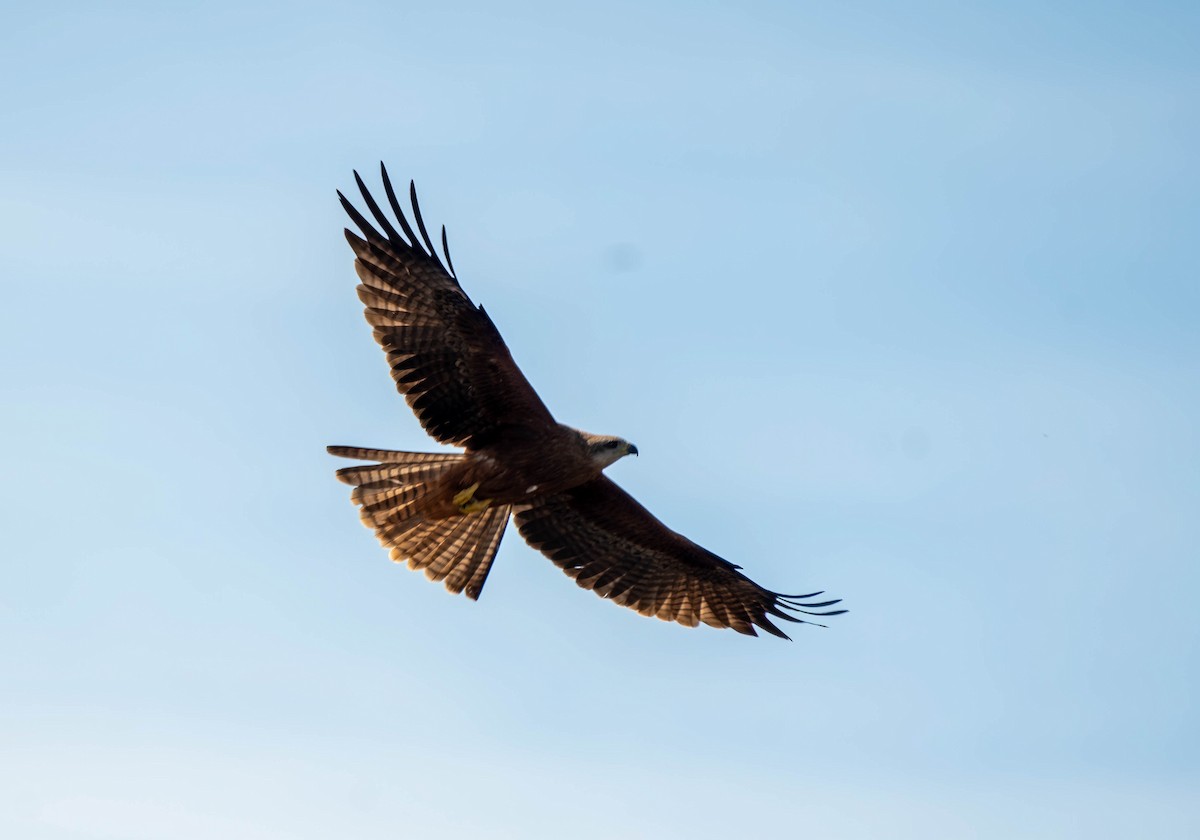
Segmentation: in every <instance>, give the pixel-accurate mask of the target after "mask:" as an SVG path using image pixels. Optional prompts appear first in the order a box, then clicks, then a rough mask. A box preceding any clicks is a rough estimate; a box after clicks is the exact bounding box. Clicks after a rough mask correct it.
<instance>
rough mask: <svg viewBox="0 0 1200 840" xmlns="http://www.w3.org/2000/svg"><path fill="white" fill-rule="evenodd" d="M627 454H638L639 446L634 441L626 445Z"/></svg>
mask: <svg viewBox="0 0 1200 840" xmlns="http://www.w3.org/2000/svg"><path fill="white" fill-rule="evenodd" d="M625 454H626V455H636V454H637V447H636V446H634V445H633V444H632V443H630V444H627V445H626V447H625Z"/></svg>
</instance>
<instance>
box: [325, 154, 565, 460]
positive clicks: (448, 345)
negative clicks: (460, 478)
mask: <svg viewBox="0 0 1200 840" xmlns="http://www.w3.org/2000/svg"><path fill="white" fill-rule="evenodd" d="M381 174H382V177H383V186H384V191H385V193H386V195H387V200H388V205H389V206H390V208H391V211H392V213H393V214H394V217H395V219H394V221H393V219H391V218H389V217H388V215H387V213H386V212H385V210H384V208H383V207H382V206H380V203H379V202H378V201H376V200H375V198H374V197H373V196H372V195H371V192H370V190H368V189H367V186H366V184H365V183H363V180H362V178H361V177H359V175H358V173H357V172H355V173H354V180H355V183H356V184H357V186H358V189H359V192H360V193H362V197H363V201H364V202H365V203H366V207H367V210H368V212H369V213H370V215H371V216H372V217H373V220H374V222H373V223H372V221H371V220H369V219H368V218H367V217H366V216H365V215H363V214H362V213H361V212H359V211H358V209H357V208H356V207H354V205H353V204H351V203H350V201H349V200H348V199H347V198H346V197H345V196H344V195H342V193H340V192H339V193H338V198H339V199H340V200H341V203H342V206H343V207H344V208H345V210H346V213H347V214H348V215H349V216H350V219H351V220H352V221H353V222H354V224H355V225H356V226H357V227H358V229H359V231H360V233H361V236H360V235H358V234H355V233H353V232H351V231H349V230H347V231H346V241H347V242H349V243H350V247H351V248H352V249H353V250H354V254H355V257H356V259H355V264H354V267H355V271H356V272H357V273H358V276H359V280H360V282H361V285H359V287H358V296H359V299H360V300H361V301H362V302H363V304H364V306H365V307H366V313H365V314H366V318H367V321H368V323H370V324H371V326H372V328H373V334H374V336H375V340H376V341H377V342H379V344H380V346H382V347H383V349H384V351H385V352H386V354H387V357H388V364H389V365H390V366H391V370H392V378H393V380H394V381H395V383H396V389H397V390H398V391H399V392H400V393H401V394H402V395H403V396H404V398H405V400H406V401H407V402H408V404H409V406H410V407H411V408H412V410H413V412H414V413H415V414H416V415H417V419H418V420H420V422H421V425H422V426H423V427H424V428H425V430H426V431H427V432H429V434H430V435H432V436H433V437H434V438H436V439H437V440H440V441H442V442H444V443H451V444H455V445H458V446H465V447H466V448H468V449H480V448H483V447H485V446H489V445H491V444H494V443H496V442H497V441H499V440H502V439H504V436H505V435H520V436H523V437H524V436H528V435H529V434H530V433H531V432H532V433H534V434H537V433H539V432H544V431H545V430H546V429H547V428H550V427H553V426H554V425H556V424H555V422H554V418H553V417H552V416H551V414H550V411H549V410H548V409H547V408H546V406H545V404H544V403H543V402H542V400H541V398H540V397H538V395H537V392H536V391H534V390H533V387H532V386H531V385H530V384H529V382H528V380H526V379H525V377H524V375H523V374H522V373H521V371H520V369H519V368H518V367H517V365H516V363H515V362H514V361H513V359H512V355H511V354H510V353H509V351H508V347H507V346H506V345H505V343H504V339H503V338H501V337H500V332H499V330H497V329H496V325H495V324H493V323H492V319H491V318H489V317H488V315H487V313H486V312H485V311H484V310H483V307H482V306H476V305H475V304H474V303H472V301H471V299H470V298H469V297H467V295H466V293H465V292H464V291H463V290H462V287H461V286H460V285H459V283H458V279H457V278H456V277H455V275H454V269H453V264H452V263H451V262H450V249H449V245H448V243H447V241H446V236H445V229H444V228H443V229H442V252H443V254H445V257H446V261H445V263H443V262H442V260H441V258H440V257H439V256H438V254H437V250H436V249H435V247H434V243H433V238H432V237H431V236H430V235H429V230H428V228H427V227H426V226H425V219H424V217H423V216H422V214H421V208H420V205H419V204H418V202H417V193H416V188H415V187H413V186H412V185H410V189H409V200H410V203H411V207H412V214H413V218H414V220H415V221H416V228H415V229H414V227H413V225H412V224H410V223H409V221H408V219H407V218H406V217H405V213H404V211H403V209H402V208H401V206H400V202H399V201H398V200H397V198H396V191H395V189H394V188H393V186H392V182H391V179H390V178H389V177H388V174H387V170H386V169H384V168H382V166H381ZM447 266H450V268H449V269H448V268H447Z"/></svg>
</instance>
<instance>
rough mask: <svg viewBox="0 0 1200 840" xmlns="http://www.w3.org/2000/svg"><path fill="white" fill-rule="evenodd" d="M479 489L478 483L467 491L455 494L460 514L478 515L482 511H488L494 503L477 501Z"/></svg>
mask: <svg viewBox="0 0 1200 840" xmlns="http://www.w3.org/2000/svg"><path fill="white" fill-rule="evenodd" d="M478 489H479V482H478V481H476V482H475V483H474V484H472V485H471V486H470V487H468V488H467V489H466V490H463V491H462V492H460V493H455V494H454V504H456V505H458V510H459V512H460V513H478V512H479V511H481V510H486V509H487V507H488V506H489V505H490V504H491V503H492V500H491V499H476V498H475V491H476V490H478Z"/></svg>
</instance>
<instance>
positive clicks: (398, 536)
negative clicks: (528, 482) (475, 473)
mask: <svg viewBox="0 0 1200 840" xmlns="http://www.w3.org/2000/svg"><path fill="white" fill-rule="evenodd" d="M328 451H329V454H331V455H337V456H339V457H343V458H357V459H363V460H374V461H377V462H378V463H374V464H362V465H358V466H353V467H344V468H342V469H340V470H338V471H337V477H338V480H339V481H341V482H343V483H345V484H349V485H352V486H353V487H354V491H353V492H352V493H351V496H350V498H351V500H352V501H353V502H354V503H355V504H356V505H358V506H359V507H360V510H359V514H360V516H361V518H362V521H363V524H364V525H366V526H367V527H368V528H371V529H372V530H374V531H375V536H376V537H378V539H379V541H380V542H381V543H382V544H383V545H384V547H386V548H390V549H391V558H392V559H393V560H395V561H396V562H398V563H407V564H408V567H409V568H411V569H423V570H424V571H425V575H426V577H428V578H429V579H430V580H435V581H437V580H440V581H444V582H445V585H446V588H447V589H448V590H450V591H451V592H453V593H455V594H458V593H460V592H464V591H465V592H466V594H467V597H468V598H471V599H476V598H478V597H479V594H480V592H482V591H483V584H484V583H485V581H486V580H487V576H488V572H489V571H490V570H491V567H492V560H493V559H494V558H495V556H496V549H497V548H498V547H499V545H500V539H501V537H503V536H504V529H505V527H506V526H507V525H508V517H509V513H510V508H509V506H508V505H498V506H495V507H489V508H487V509H486V510H483V511H481V512H479V513H472V514H465V515H462V516H454V517H451V518H448V519H444V518H441V519H438V518H427V517H426V516H425V515H424V513H423V507H424V506H423V504H422V502H423V501H424V500H425V497H426V495H427V493H428V492H429V491H430V489H431V488H433V487H435V486H436V485H437V481H438V479H439V478H440V477H441V476H442V474H443V473H445V472H446V471H447V470H448V469H451V468H452V467H454V466H455V465H456V464H458V463H459V462H461V460H462V458H463V456H462V455H456V454H438V453H429V452H397V451H394V450H390V449H366V448H362V447H353V446H330V447H328Z"/></svg>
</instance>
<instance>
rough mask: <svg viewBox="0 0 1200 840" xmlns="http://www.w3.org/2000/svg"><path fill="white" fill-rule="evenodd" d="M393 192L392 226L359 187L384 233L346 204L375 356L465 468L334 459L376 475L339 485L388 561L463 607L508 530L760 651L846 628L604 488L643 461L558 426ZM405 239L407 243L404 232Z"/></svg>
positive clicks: (337, 449)
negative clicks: (616, 470)
mask: <svg viewBox="0 0 1200 840" xmlns="http://www.w3.org/2000/svg"><path fill="white" fill-rule="evenodd" d="M380 170H381V173H382V177H383V188H384V192H385V193H386V195H387V201H388V204H389V205H390V207H391V210H392V213H393V214H394V218H395V224H393V221H392V219H390V218H389V217H388V215H387V214H386V213H385V212H384V211H383V209H382V208H381V207H380V206H379V203H378V202H377V201H376V200H375V198H374V197H373V196H372V195H371V193H370V192H369V191H368V190H367V187H366V185H365V184H364V183H363V180H362V178H360V177H359V175H358V173H357V172H355V173H354V180H355V182H356V183H357V185H358V189H359V191H360V192H361V193H362V199H363V201H364V202H365V203H366V207H367V209H368V211H369V212H370V214H371V215H372V216H373V217H374V219H375V223H376V224H377V225H378V228H376V227H375V226H374V225H372V224H371V222H369V221H368V220H367V219H366V217H365V216H363V214H362V213H360V212H359V211H358V210H357V209H356V208H355V207H354V205H353V204H351V203H350V201H348V200H347V199H346V197H345V196H344V195H342V193H341V192H339V193H338V198H340V199H341V202H342V206H343V207H344V208H345V210H346V212H347V213H348V214H349V215H350V218H351V219H352V220H353V221H354V224H355V225H356V226H357V227H358V229H359V231H360V232H361V235H359V234H356V233H354V232H352V231H350V230H349V229H347V230H346V239H347V240H348V241H349V243H350V247H351V248H352V249H354V256H355V261H354V268H355V271H356V272H357V273H358V277H359V279H360V280H361V281H362V282H361V284H360V285H359V286H358V297H359V299H360V300H361V301H362V302H363V304H364V305H365V306H366V317H367V321H368V322H369V323H370V324H371V326H372V327H373V328H374V335H375V340H376V341H377V342H379V344H380V346H382V347H383V349H384V351H385V352H386V354H387V360H388V364H389V365H390V366H391V371H392V379H394V380H395V382H396V388H397V390H399V392H400V393H401V394H403V395H404V398H405V399H406V400H407V402H408V404H409V406H410V407H411V408H412V410H413V412H414V413H415V414H416V415H417V419H418V420H419V421H420V423H421V425H422V426H423V427H424V428H425V431H426V432H428V433H429V434H430V435H431V436H432V437H433V438H435V439H436V440H438V441H441V442H442V443H447V444H451V445H453V446H458V447H462V449H463V451H461V452H439V453H431V452H395V451H392V450H387V449H369V448H362V447H356V446H330V447H329V448H328V450H329V452H330V453H331V454H333V455H337V456H341V457H344V458H353V459H356V460H359V461H368V462H370V463H367V464H361V465H358V466H352V467H346V468H344V469H340V470H338V471H337V477H338V479H340V480H341V481H343V482H345V483H346V484H349V485H352V486H353V487H354V491H353V493H352V495H351V498H352V500H353V501H354V503H355V504H357V505H358V506H359V507H360V508H361V510H360V513H361V517H362V520H363V523H364V524H365V525H367V527H369V528H372V529H374V531H375V535H376V536H377V537H378V538H379V541H380V542H381V543H382V544H383V545H384V546H385V547H386V548H389V549H391V557H392V559H393V560H395V561H397V562H405V563H407V564H408V566H409V567H410V568H412V569H423V570H424V571H425V574H426V575H427V576H428V577H429V578H430V579H432V580H440V581H444V582H445V585H446V588H447V589H449V590H450V591H451V592H455V593H460V592H465V593H466V594H467V597H468V598H472V599H476V598H478V597H479V594H480V592H481V591H482V589H483V584H484V582H485V581H486V580H487V576H488V571H489V570H490V569H491V565H492V559H493V557H495V554H496V549H497V548H498V547H499V545H500V538H501V537H502V536H503V535H504V529H505V527H506V525H507V524H508V520H509V518H510V517H513V518H515V520H516V524H517V528H518V529H519V531H520V533H521V536H522V537H524V538H525V540H526V542H528V543H529V544H530V545H531V546H533V547H534V548H536V549H537V550H539V551H541V552H542V553H543V554H545V555H546V556H547V557H549V558H550V559H551V560H552V561H554V563H555V564H557V565H558V566H559V567H560V568H562V570H563V571H564V572H566V573H567V574H568V575H569V576H570V577H572V578H574V580H575V582H576V583H577V584H579V585H580V586H582V587H583V588H585V589H591V590H592V591H594V592H595V593H596V594H598V595H600V596H601V597H604V598H608V599H610V600H612V601H614V602H615V603H617V604H620V605H622V606H625V607H629V608H631V609H635V610H637V611H638V612H639V613H641V614H642V615H646V616H656V617H658V618H661V619H663V620H665V621H676V622H679V623H680V624H683V625H686V626H688V627H695V626H696V625H697V624H699V623H700V622H704V623H705V624H708V625H710V626H712V627H720V628H725V627H731V628H733V629H734V630H736V631H738V632H739V633H745V634H747V635H751V636H756V635H758V634H757V633H756V632H755V627H758V628H760V629H762V630H765V631H767V632H768V633H771V634H773V635H776V636H780V637H782V638H785V639H786V638H788V637H787V636H786V635H785V634H784V633H783V631H782V630H780V629H779V627H777V626H776V625H775V624H774V622H773V621H772V619H776V620H778V619H783V620H785V621H791V622H797V623H802V624H812V623H815V622H811V621H806V620H805V619H802V618H800V617H799V615H797V613H798V614H803V615H807V616H830V615H838V614H840V613H843V612H845V610H828V609H826V608H828V607H831V606H833V605H834V604H836V603H838V601H837V600H827V601H816V600H813V599H815V598H817V597H818V596H819V595H821V594H822V593H821V592H811V593H809V594H807V595H781V594H780V593H778V592H772V591H771V590H769V589H765V588H763V587H762V586H759V585H758V584H757V583H755V582H754V581H752V580H750V579H749V578H748V577H746V576H745V575H743V574H742V573H741V572H740V571H739V569H740V567H739V566H735V565H733V564H732V563H730V562H728V561H726V560H723V559H722V558H720V557H718V556H717V555H716V554H713V553H712V552H711V551H708V550H706V549H704V548H701V547H700V546H699V545H696V543H694V542H692V541H691V540H689V539H687V538H686V537H684V536H682V535H680V534H677V533H676V532H674V531H672V530H671V529H669V528H667V527H666V526H665V525H664V524H663V523H661V522H660V521H658V520H657V519H656V518H654V516H653V515H651V513H650V512H649V511H648V510H646V509H645V508H644V507H642V506H641V505H640V504H638V503H637V502H636V501H635V500H634V499H633V497H632V496H630V495H629V494H628V493H626V492H625V491H624V490H622V489H621V488H620V487H618V486H617V485H616V484H615V483H613V482H612V480H610V479H609V478H607V477H606V476H605V475H604V469H605V467H607V466H609V465H610V464H612V463H613V462H615V461H617V460H618V459H620V458H623V457H624V456H626V455H636V454H637V447H636V446H634V445H633V444H632V443H630V442H628V441H626V440H623V439H622V438H619V437H614V436H612V435H597V434H590V433H588V432H583V431H580V430H578V429H573V428H571V427H570V426H565V425H563V424H561V423H558V422H556V421H555V419H554V417H553V416H552V415H551V414H550V411H549V409H547V408H546V406H545V404H544V403H543V402H542V400H541V398H539V397H538V395H537V392H536V391H534V390H533V387H532V386H531V385H530V384H529V382H528V381H527V380H526V379H525V377H524V376H523V375H522V374H521V371H520V369H519V368H518V367H517V365H516V363H515V362H514V361H513V358H512V356H511V355H510V354H509V351H508V347H507V346H505V344H504V340H503V339H502V338H501V337H500V333H499V331H498V330H497V329H496V326H495V325H494V324H493V323H492V319H491V318H489V317H488V314H487V313H486V312H484V310H483V307H482V306H476V305H475V304H474V303H473V302H472V301H471V299H470V298H469V297H467V293H466V292H464V291H463V289H462V287H461V286H460V285H459V283H458V278H457V276H456V274H455V271H454V264H453V263H452V262H451V260H450V251H449V247H448V245H447V242H446V229H445V227H443V228H442V237H441V238H442V241H441V245H442V254H443V255H444V256H445V262H442V259H441V257H440V256H439V255H438V253H437V249H436V248H435V247H434V244H433V241H432V240H431V239H430V236H429V232H428V231H427V230H426V228H425V222H424V220H423V219H422V218H421V208H420V205H418V203H417V193H416V188H415V186H413V185H412V184H411V183H410V185H409V200H410V203H411V205H412V215H413V221H414V222H415V223H416V230H414V229H413V226H412V225H411V224H410V223H409V221H408V219H407V218H406V217H405V214H404V211H403V210H402V209H401V207H400V202H399V201H398V200H397V198H396V191H395V190H394V189H393V187H392V182H391V179H390V178H389V177H388V173H387V169H386V168H385V167H383V166H382V165H380ZM397 225H398V226H399V230H397V227H396V226H397Z"/></svg>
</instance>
